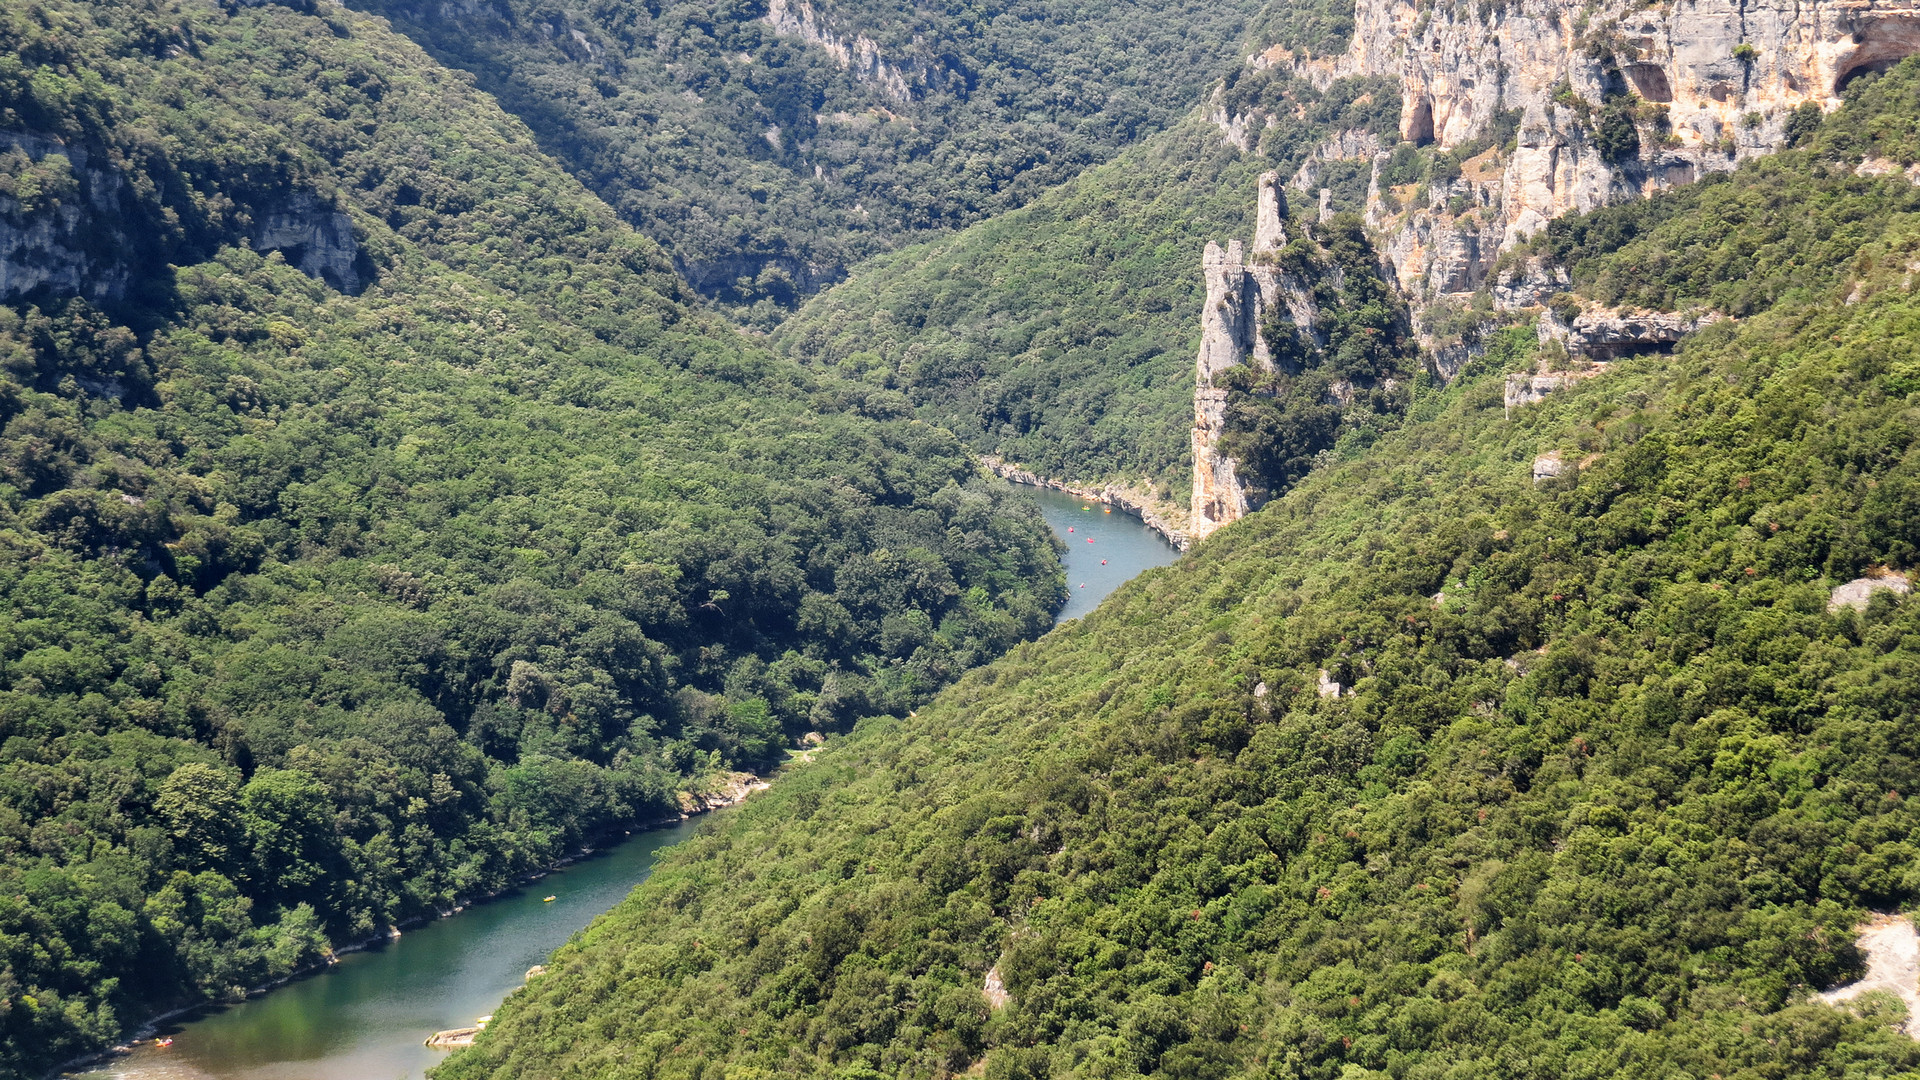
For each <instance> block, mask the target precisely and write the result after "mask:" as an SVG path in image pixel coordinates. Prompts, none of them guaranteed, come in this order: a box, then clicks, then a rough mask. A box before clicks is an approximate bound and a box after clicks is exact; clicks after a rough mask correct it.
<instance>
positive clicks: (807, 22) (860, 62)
mask: <svg viewBox="0 0 1920 1080" xmlns="http://www.w3.org/2000/svg"><path fill="white" fill-rule="evenodd" d="M762 18H763V19H764V20H765V22H766V23H767V25H768V26H771V27H773V30H774V32H775V33H777V34H785V35H787V36H788V37H797V38H801V39H803V40H805V41H809V42H812V43H813V44H815V45H818V46H820V47H821V48H822V49H825V50H826V51H827V54H828V55H829V56H832V57H833V59H834V62H835V63H838V64H839V65H840V67H841V68H842V69H843V70H845V71H847V72H848V73H849V74H851V75H852V76H853V77H854V78H855V79H857V80H859V81H860V82H864V83H872V84H874V85H876V86H878V87H880V89H881V91H882V92H883V93H885V94H886V95H887V96H888V97H889V98H892V99H893V100H895V101H901V102H904V101H908V100H911V99H912V97H913V90H914V87H915V86H917V85H924V84H926V83H928V82H930V81H939V79H940V78H941V77H942V76H943V74H944V73H941V72H937V71H935V70H934V69H933V66H932V65H929V64H927V63H924V62H922V61H920V60H918V59H914V58H908V57H889V56H884V55H882V54H881V51H880V44H879V43H878V42H876V41H874V40H873V39H872V38H870V37H868V36H867V35H865V34H859V33H855V34H845V33H842V32H841V31H839V30H838V29H836V28H835V27H834V26H832V25H831V24H830V23H829V22H828V21H827V19H826V18H825V17H824V16H823V15H822V14H821V12H820V11H819V10H818V9H816V8H815V7H814V6H813V4H812V3H811V0H769V2H768V4H767V13H766V15H764V16H762Z"/></svg>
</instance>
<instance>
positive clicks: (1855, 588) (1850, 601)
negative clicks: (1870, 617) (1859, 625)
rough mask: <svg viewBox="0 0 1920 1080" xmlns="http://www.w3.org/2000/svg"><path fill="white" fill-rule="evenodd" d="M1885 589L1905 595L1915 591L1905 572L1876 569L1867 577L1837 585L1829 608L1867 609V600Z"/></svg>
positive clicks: (1832, 609) (1830, 598)
mask: <svg viewBox="0 0 1920 1080" xmlns="http://www.w3.org/2000/svg"><path fill="white" fill-rule="evenodd" d="M1883 589H1884V590H1886V591H1887V592H1891V593H1895V594H1898V595H1900V596H1905V595H1906V594H1907V593H1909V592H1911V591H1913V584H1912V583H1911V582H1909V581H1908V580H1907V576H1906V575H1905V574H1900V573H1895V572H1894V571H1892V570H1876V571H1874V572H1873V573H1871V574H1868V575H1866V576H1865V577H1857V578H1854V579H1853V580H1852V581H1849V582H1847V583H1846V584H1845V585H1840V586H1836V587H1835V588H1834V590H1833V595H1832V596H1830V597H1828V599H1827V610H1828V611H1839V610H1840V609H1841V608H1852V609H1853V610H1855V611H1865V610H1866V609H1867V601H1868V600H1870V599H1872V598H1873V594H1874V593H1876V592H1879V591H1881V590H1883Z"/></svg>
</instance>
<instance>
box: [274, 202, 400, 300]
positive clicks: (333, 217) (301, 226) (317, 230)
mask: <svg viewBox="0 0 1920 1080" xmlns="http://www.w3.org/2000/svg"><path fill="white" fill-rule="evenodd" d="M250 240H251V242H252V244H253V249H254V250H255V251H259V252H268V251H277V252H279V253H280V254H281V257H283V258H285V259H286V260H287V263H288V265H290V266H293V267H294V268H295V269H297V270H299V271H300V272H301V273H303V274H305V275H307V276H308V277H310V278H315V279H317V280H320V281H324V282H326V283H327V284H328V285H331V286H333V287H334V288H336V289H338V290H340V291H341V292H343V293H350V294H358V293H359V292H360V290H361V289H363V288H365V287H366V285H367V279H368V278H369V277H370V276H371V275H370V274H369V273H367V271H366V268H365V267H364V266H363V265H362V264H363V262H364V260H362V259H361V257H360V242H359V241H358V240H357V239H355V238H354V235H353V220H352V219H351V218H349V217H347V215H346V214H344V213H342V212H341V211H340V210H339V209H337V208H335V207H334V206H333V205H332V204H331V203H327V202H323V201H321V199H320V198H319V197H318V196H316V195H314V194H313V193H311V192H307V191H295V192H293V193H291V194H289V195H287V196H285V197H284V198H280V199H276V200H273V201H271V202H268V203H266V204H265V205H264V206H263V207H261V208H260V209H257V210H255V211H254V218H253V235H252V237H250Z"/></svg>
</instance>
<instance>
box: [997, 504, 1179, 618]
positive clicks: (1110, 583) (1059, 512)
mask: <svg viewBox="0 0 1920 1080" xmlns="http://www.w3.org/2000/svg"><path fill="white" fill-rule="evenodd" d="M1028 490H1030V491H1032V492H1033V495H1034V497H1035V498H1037V499H1039V500H1040V512H1041V513H1042V514H1043V515H1045V516H1046V519H1047V524H1049V525H1051V526H1053V531H1054V532H1055V533H1056V534H1057V535H1058V536H1059V537H1060V539H1062V540H1065V541H1066V542H1067V553H1066V556H1065V557H1064V560H1063V561H1064V562H1065V563H1066V566H1067V606H1065V607H1063V608H1061V609H1060V615H1059V617H1058V619H1057V620H1056V621H1058V622H1066V621H1067V620H1068V619H1077V618H1079V617H1080V616H1082V615H1085V614H1086V613H1087V612H1089V611H1092V610H1093V609H1094V608H1096V607H1099V606H1100V601H1102V600H1105V599H1106V598H1107V594H1108V593H1111V592H1112V591H1113V590H1115V589H1117V588H1119V587H1120V586H1121V585H1124V584H1126V583H1127V582H1128V581H1129V580H1131V579H1132V578H1133V577H1134V576H1135V575H1137V574H1139V573H1140V572H1141V571H1142V570H1151V569H1153V568H1154V567H1156V566H1165V565H1167V564H1168V563H1171V562H1172V561H1173V560H1175V559H1177V558H1179V557H1180V552H1179V551H1178V550H1176V549H1175V548H1174V546H1173V545H1172V544H1169V543H1167V541H1166V538H1165V537H1163V536H1161V535H1160V534H1159V533H1157V532H1154V531H1153V530H1152V529H1149V528H1147V526H1146V525H1145V523H1143V522H1142V521H1141V520H1140V519H1139V518H1137V517H1134V516H1133V515H1132V514H1129V513H1127V512H1126V511H1124V510H1121V509H1119V508H1118V507H1110V506H1107V505H1106V504H1104V503H1098V502H1092V501H1089V500H1087V499H1082V498H1079V497H1077V496H1073V495H1069V494H1067V493H1066V492H1064V491H1055V490H1053V489H1052V488H1041V487H1036V488H1029V489H1028ZM1089 540H1091V541H1092V543H1088V541H1089Z"/></svg>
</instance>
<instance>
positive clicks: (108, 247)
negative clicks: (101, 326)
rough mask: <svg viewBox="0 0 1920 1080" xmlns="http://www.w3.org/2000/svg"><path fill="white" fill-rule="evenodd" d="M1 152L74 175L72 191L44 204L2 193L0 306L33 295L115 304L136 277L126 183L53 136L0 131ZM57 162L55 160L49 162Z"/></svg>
mask: <svg viewBox="0 0 1920 1080" xmlns="http://www.w3.org/2000/svg"><path fill="white" fill-rule="evenodd" d="M0 155H7V156H9V157H11V158H12V159H13V160H14V161H16V162H21V161H29V162H32V163H33V164H34V165H36V166H39V167H41V168H43V169H55V170H59V169H60V168H61V165H62V163H63V162H64V171H66V172H67V173H70V174H71V176H72V178H73V182H74V187H75V189H76V190H75V191H74V192H73V193H72V194H70V195H68V196H65V197H62V198H59V199H49V200H47V202H46V204H45V205H38V206H31V207H29V206H22V205H21V204H20V202H19V201H17V200H15V199H12V198H8V197H7V196H4V195H0V301H8V302H10V301H14V300H19V299H22V298H25V297H27V296H31V295H34V294H50V295H53V296H84V297H86V298H87V299H89V300H92V301H94V302H95V303H102V302H105V303H111V302H113V301H116V300H119V299H120V298H122V297H123V296H125V295H126V291H127V285H128V283H129V282H130V281H131V280H132V276H133V272H132V267H131V265H130V264H129V262H128V255H129V253H130V252H129V249H130V248H131V247H132V243H131V238H130V237H129V236H128V235H127V233H126V231H125V228H126V225H127V223H128V217H129V215H130V213H131V205H130V193H129V191H128V190H127V184H126V181H125V180H123V179H122V178H121V177H120V174H119V173H117V172H115V171H113V170H112V169H110V168H104V167H101V166H99V165H97V164H96V163H95V162H94V161H93V159H92V157H91V155H89V154H88V153H87V151H86V149H85V148H83V147H78V146H67V145H66V144H65V143H63V142H61V141H59V140H57V139H53V138H50V137H45V136H40V135H33V134H28V133H25V132H8V131H0ZM49 159H52V160H49Z"/></svg>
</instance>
